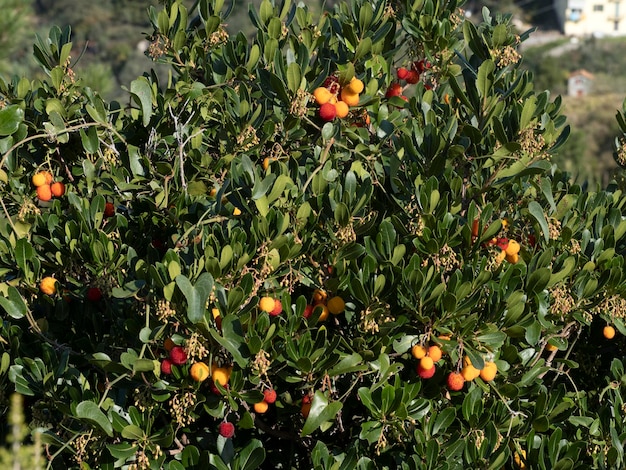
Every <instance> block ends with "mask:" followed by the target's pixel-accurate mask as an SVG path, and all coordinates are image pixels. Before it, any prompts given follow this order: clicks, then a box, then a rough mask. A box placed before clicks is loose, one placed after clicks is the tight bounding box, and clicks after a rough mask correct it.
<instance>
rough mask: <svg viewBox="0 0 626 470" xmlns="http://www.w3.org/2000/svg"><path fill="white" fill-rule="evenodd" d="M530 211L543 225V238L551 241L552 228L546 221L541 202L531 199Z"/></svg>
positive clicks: (540, 224)
mask: <svg viewBox="0 0 626 470" xmlns="http://www.w3.org/2000/svg"><path fill="white" fill-rule="evenodd" d="M528 212H529V214H530V215H532V216H533V217H534V218H535V220H536V221H537V222H538V223H539V226H540V227H541V231H542V232H543V238H544V239H545V241H546V242H547V241H549V240H550V230H549V228H548V222H547V221H546V217H545V215H544V213H543V209H542V208H541V206H540V205H539V203H538V202H537V201H531V202H530V203H529V204H528Z"/></svg>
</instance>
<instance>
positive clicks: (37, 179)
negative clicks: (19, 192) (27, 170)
mask: <svg viewBox="0 0 626 470" xmlns="http://www.w3.org/2000/svg"><path fill="white" fill-rule="evenodd" d="M46 173H47V172H46V171H38V172H37V173H35V174H34V175H33V178H32V182H33V186H35V187H39V186H43V185H44V184H48V183H47V181H46V180H47V178H46Z"/></svg>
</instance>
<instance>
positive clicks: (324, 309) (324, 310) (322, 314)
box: [313, 304, 330, 321]
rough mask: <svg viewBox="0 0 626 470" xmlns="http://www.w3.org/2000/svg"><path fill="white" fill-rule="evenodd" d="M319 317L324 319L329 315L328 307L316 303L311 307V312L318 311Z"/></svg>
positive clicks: (321, 319)
mask: <svg viewBox="0 0 626 470" xmlns="http://www.w3.org/2000/svg"><path fill="white" fill-rule="evenodd" d="M320 310H321V312H320V317H319V321H324V320H326V319H327V318H328V316H329V315H330V311H329V310H328V307H327V306H326V305H324V304H317V305H316V306H315V308H314V309H313V313H315V312H318V311H320Z"/></svg>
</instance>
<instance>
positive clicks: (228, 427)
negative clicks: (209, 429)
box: [219, 421, 235, 439]
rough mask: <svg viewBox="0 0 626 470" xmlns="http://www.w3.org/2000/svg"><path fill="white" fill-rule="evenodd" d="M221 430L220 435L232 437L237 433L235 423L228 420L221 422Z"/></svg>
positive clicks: (227, 437)
mask: <svg viewBox="0 0 626 470" xmlns="http://www.w3.org/2000/svg"><path fill="white" fill-rule="evenodd" d="M219 432H220V436H222V437H225V438H226V439H230V438H231V437H233V436H234V435H235V425H234V424H233V423H229V422H228V421H225V422H223V423H220V426H219Z"/></svg>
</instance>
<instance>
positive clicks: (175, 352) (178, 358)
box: [170, 346, 187, 366]
mask: <svg viewBox="0 0 626 470" xmlns="http://www.w3.org/2000/svg"><path fill="white" fill-rule="evenodd" d="M170 361H172V364H176V365H177V366H181V365H183V364H184V363H185V362H187V352H186V351H185V348H183V347H182V346H174V347H173V348H172V350H171V351H170Z"/></svg>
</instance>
